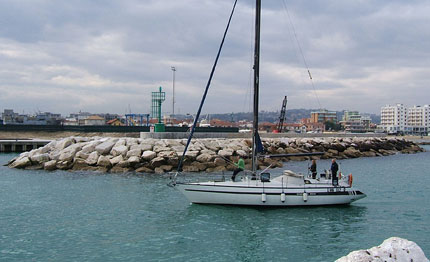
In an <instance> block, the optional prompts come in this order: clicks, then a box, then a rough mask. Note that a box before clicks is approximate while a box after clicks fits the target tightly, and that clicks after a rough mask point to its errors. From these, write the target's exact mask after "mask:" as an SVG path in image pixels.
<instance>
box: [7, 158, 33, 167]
mask: <svg viewBox="0 0 430 262" xmlns="http://www.w3.org/2000/svg"><path fill="white" fill-rule="evenodd" d="M30 165H31V161H30V158H28V157H27V156H24V157H19V158H17V159H16V160H15V161H14V162H13V163H12V164H11V165H10V167H11V168H25V167H27V166H30Z"/></svg>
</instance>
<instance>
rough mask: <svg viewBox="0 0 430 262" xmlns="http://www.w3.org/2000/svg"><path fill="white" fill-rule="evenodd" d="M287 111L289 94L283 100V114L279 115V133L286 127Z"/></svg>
mask: <svg viewBox="0 0 430 262" xmlns="http://www.w3.org/2000/svg"><path fill="white" fill-rule="evenodd" d="M286 111H287V96H285V97H284V100H283V101H282V108H281V114H280V116H279V122H278V126H277V130H278V133H282V130H283V129H284V122H285V113H286Z"/></svg>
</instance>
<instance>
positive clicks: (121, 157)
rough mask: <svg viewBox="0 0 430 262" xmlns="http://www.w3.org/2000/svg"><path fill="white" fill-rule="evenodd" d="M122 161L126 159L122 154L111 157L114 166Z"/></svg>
mask: <svg viewBox="0 0 430 262" xmlns="http://www.w3.org/2000/svg"><path fill="white" fill-rule="evenodd" d="M121 161H124V157H123V156H122V155H119V156H116V157H114V158H111V159H110V163H111V165H113V166H114V165H116V164H118V163H119V162H121Z"/></svg>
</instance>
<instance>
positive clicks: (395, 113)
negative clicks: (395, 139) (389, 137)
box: [379, 104, 430, 134]
mask: <svg viewBox="0 0 430 262" xmlns="http://www.w3.org/2000/svg"><path fill="white" fill-rule="evenodd" d="M379 128H380V129H382V130H383V131H385V132H387V133H392V134H397V133H407V134H423V133H428V132H429V131H430V106H429V105H424V106H417V105H414V106H413V107H409V108H407V107H406V106H404V105H403V104H396V105H393V106H392V105H387V106H384V107H382V108H381V125H379Z"/></svg>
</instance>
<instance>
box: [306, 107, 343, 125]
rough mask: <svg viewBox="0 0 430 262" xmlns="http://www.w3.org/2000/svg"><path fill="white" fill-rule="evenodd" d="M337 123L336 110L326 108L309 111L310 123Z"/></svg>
mask: <svg viewBox="0 0 430 262" xmlns="http://www.w3.org/2000/svg"><path fill="white" fill-rule="evenodd" d="M329 121H330V122H333V123H335V124H336V123H337V115H336V111H328V110H326V109H323V110H320V111H314V112H311V120H310V122H311V123H325V122H329Z"/></svg>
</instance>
